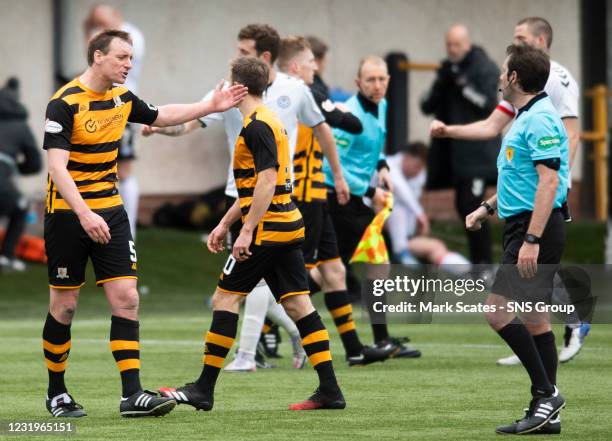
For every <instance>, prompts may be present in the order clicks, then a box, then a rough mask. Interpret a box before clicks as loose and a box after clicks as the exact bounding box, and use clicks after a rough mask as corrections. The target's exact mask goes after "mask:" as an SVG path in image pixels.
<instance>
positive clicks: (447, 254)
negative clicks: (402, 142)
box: [386, 142, 470, 275]
mask: <svg viewBox="0 0 612 441" xmlns="http://www.w3.org/2000/svg"><path fill="white" fill-rule="evenodd" d="M387 163H388V164H389V168H390V172H391V180H392V181H393V186H394V192H393V196H394V205H393V211H392V212H391V216H390V217H389V219H388V220H387V223H386V228H387V231H388V233H389V236H390V238H391V248H392V253H393V255H394V259H395V260H397V261H399V262H400V263H402V264H411V263H412V264H414V263H419V262H420V261H421V262H426V263H433V264H436V265H438V266H439V267H440V269H441V270H443V271H445V272H448V273H450V274H454V275H460V274H465V273H467V272H468V271H469V270H470V262H469V261H468V260H467V259H466V258H465V257H463V256H462V255H461V254H459V253H456V252H454V251H449V249H448V248H447V247H446V245H445V244H444V242H442V241H441V240H440V239H436V238H433V237H428V236H429V230H430V227H429V219H428V218H427V215H426V214H425V212H424V211H423V207H422V206H421V203H420V202H419V199H420V197H421V194H422V192H423V186H424V185H425V181H426V170H425V165H426V164H427V146H426V145H425V144H423V143H422V142H413V143H409V144H408V145H406V146H405V147H404V148H402V149H401V150H400V151H399V152H398V153H397V154H395V155H393V156H389V157H387Z"/></svg>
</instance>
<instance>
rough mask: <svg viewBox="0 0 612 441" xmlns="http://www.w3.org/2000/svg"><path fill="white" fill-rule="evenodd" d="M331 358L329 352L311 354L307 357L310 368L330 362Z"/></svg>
mask: <svg viewBox="0 0 612 441" xmlns="http://www.w3.org/2000/svg"><path fill="white" fill-rule="evenodd" d="M331 359H332V356H331V352H329V351H323V352H317V353H316V354H312V355H311V356H310V357H308V360H310V364H311V365H312V367H315V366H316V365H318V364H319V363H323V362H324V361H331Z"/></svg>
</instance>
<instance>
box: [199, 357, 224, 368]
mask: <svg viewBox="0 0 612 441" xmlns="http://www.w3.org/2000/svg"><path fill="white" fill-rule="evenodd" d="M224 361H225V358H223V357H219V356H217V355H211V354H204V358H202V362H203V363H204V364H207V365H209V366H213V367H216V368H219V369H221V368H222V367H223V362H224Z"/></svg>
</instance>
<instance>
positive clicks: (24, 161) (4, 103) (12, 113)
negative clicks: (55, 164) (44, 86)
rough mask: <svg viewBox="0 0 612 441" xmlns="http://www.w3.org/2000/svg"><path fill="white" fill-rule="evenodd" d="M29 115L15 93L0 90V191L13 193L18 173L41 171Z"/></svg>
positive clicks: (39, 157) (38, 153)
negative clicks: (14, 178) (28, 119)
mask: <svg viewBox="0 0 612 441" xmlns="http://www.w3.org/2000/svg"><path fill="white" fill-rule="evenodd" d="M27 117H28V112H27V110H26V109H25V107H24V106H23V105H22V104H21V103H20V102H19V101H18V100H17V97H16V95H15V93H14V92H13V91H11V90H9V89H7V88H4V89H0V190H2V191H9V190H14V184H13V182H12V178H13V176H14V175H15V174H16V173H21V174H24V175H26V174H33V173H38V172H39V171H40V169H41V166H42V164H41V155H40V152H39V150H38V146H37V145H36V140H35V139H34V136H33V135H32V131H31V130H30V128H29V127H28V124H27V122H26V120H27Z"/></svg>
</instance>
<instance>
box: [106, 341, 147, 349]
mask: <svg viewBox="0 0 612 441" xmlns="http://www.w3.org/2000/svg"><path fill="white" fill-rule="evenodd" d="M110 348H111V351H113V352H115V351H129V350H134V351H138V350H139V349H140V344H139V343H138V342H137V341H134V340H111V342H110Z"/></svg>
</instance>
